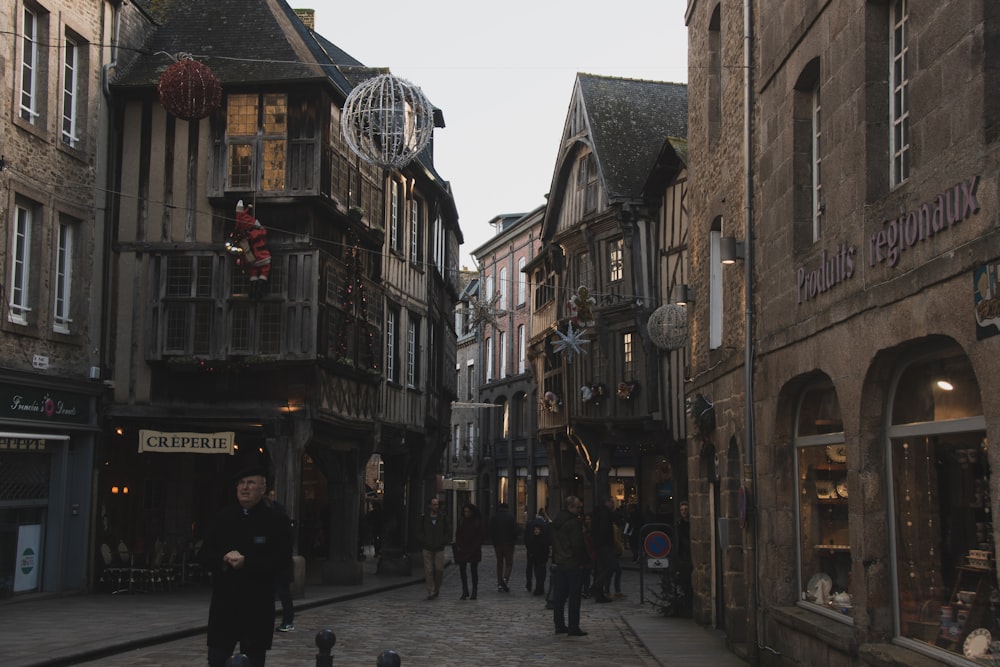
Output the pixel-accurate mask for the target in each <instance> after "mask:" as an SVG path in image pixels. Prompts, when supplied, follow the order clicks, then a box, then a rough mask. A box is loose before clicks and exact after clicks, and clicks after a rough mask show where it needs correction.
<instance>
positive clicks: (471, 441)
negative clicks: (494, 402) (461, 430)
mask: <svg viewBox="0 0 1000 667" xmlns="http://www.w3.org/2000/svg"><path fill="white" fill-rule="evenodd" d="M465 432H466V434H467V435H466V440H465V447H466V452H465V455H466V456H467V457H468V460H470V461H471V460H472V457H473V456H475V453H476V425H475V424H474V423H472V422H468V423H467V424H466V425H465Z"/></svg>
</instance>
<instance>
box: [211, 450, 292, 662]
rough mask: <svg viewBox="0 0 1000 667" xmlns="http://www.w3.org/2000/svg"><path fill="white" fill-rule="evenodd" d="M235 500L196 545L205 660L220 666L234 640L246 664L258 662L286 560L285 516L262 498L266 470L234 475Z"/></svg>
mask: <svg viewBox="0 0 1000 667" xmlns="http://www.w3.org/2000/svg"><path fill="white" fill-rule="evenodd" d="M236 480H237V481H236V500H237V503H238V504H236V505H233V506H231V507H227V508H225V509H223V510H222V511H221V512H219V514H218V515H217V516H216V519H215V524H214V526H213V530H212V532H210V533H209V535H208V538H207V539H206V541H205V546H204V547H203V549H202V558H203V564H204V566H205V567H206V569H207V571H209V572H211V574H212V601H211V603H210V607H209V611H208V664H209V666H210V667H224V666H225V664H226V661H227V660H228V659H229V658H230V657H231V656H232V654H233V650H234V649H235V648H236V644H237V643H239V645H240V651H242V653H243V654H244V655H245V656H246V657H247V658H248V659H249V661H250V665H251V667H264V659H265V656H266V654H267V651H268V649H270V648H271V640H272V637H273V636H274V625H273V623H274V584H275V581H276V580H277V577H278V574H279V572H281V571H282V569H283V568H284V567H286V565H287V564H288V563H289V562H290V561H291V558H292V539H291V531H290V530H289V528H288V519H287V518H286V517H285V516H284V515H282V514H281V513H279V512H277V511H275V510H274V509H272V508H270V507H268V506H267V504H266V503H264V502H262V500H263V498H264V494H265V493H266V491H267V475H266V471H265V470H264V468H262V467H253V468H249V469H246V470H243V471H241V472H240V473H239V475H237V478H236Z"/></svg>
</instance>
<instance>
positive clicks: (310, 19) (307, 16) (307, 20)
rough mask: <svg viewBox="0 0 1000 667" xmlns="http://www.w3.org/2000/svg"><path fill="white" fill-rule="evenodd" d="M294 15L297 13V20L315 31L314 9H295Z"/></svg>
mask: <svg viewBox="0 0 1000 667" xmlns="http://www.w3.org/2000/svg"><path fill="white" fill-rule="evenodd" d="M295 13H296V15H298V17H299V20H300V21H302V23H303V24H304V25H305V26H306V27H307V28H309V30H311V31H313V32H315V31H316V10H315V9H296V10H295Z"/></svg>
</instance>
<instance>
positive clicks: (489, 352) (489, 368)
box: [486, 338, 493, 382]
mask: <svg viewBox="0 0 1000 667" xmlns="http://www.w3.org/2000/svg"><path fill="white" fill-rule="evenodd" d="M486 381H487V382H493V339H492V338H487V339H486Z"/></svg>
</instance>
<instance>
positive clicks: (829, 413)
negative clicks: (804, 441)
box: [797, 386, 844, 436]
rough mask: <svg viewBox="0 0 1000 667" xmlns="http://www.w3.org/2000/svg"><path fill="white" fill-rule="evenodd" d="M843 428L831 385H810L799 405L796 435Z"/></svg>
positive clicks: (834, 431)
mask: <svg viewBox="0 0 1000 667" xmlns="http://www.w3.org/2000/svg"><path fill="white" fill-rule="evenodd" d="M843 430H844V423H843V421H842V420H841V417H840V402H839V401H838V400H837V392H836V390H834V388H833V387H832V386H825V387H810V388H809V389H808V390H807V391H806V393H805V394H804V395H803V396H802V402H801V404H800V406H799V417H798V429H797V433H798V435H799V436H806V435H822V434H826V433H839V432H841V431H843Z"/></svg>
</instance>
